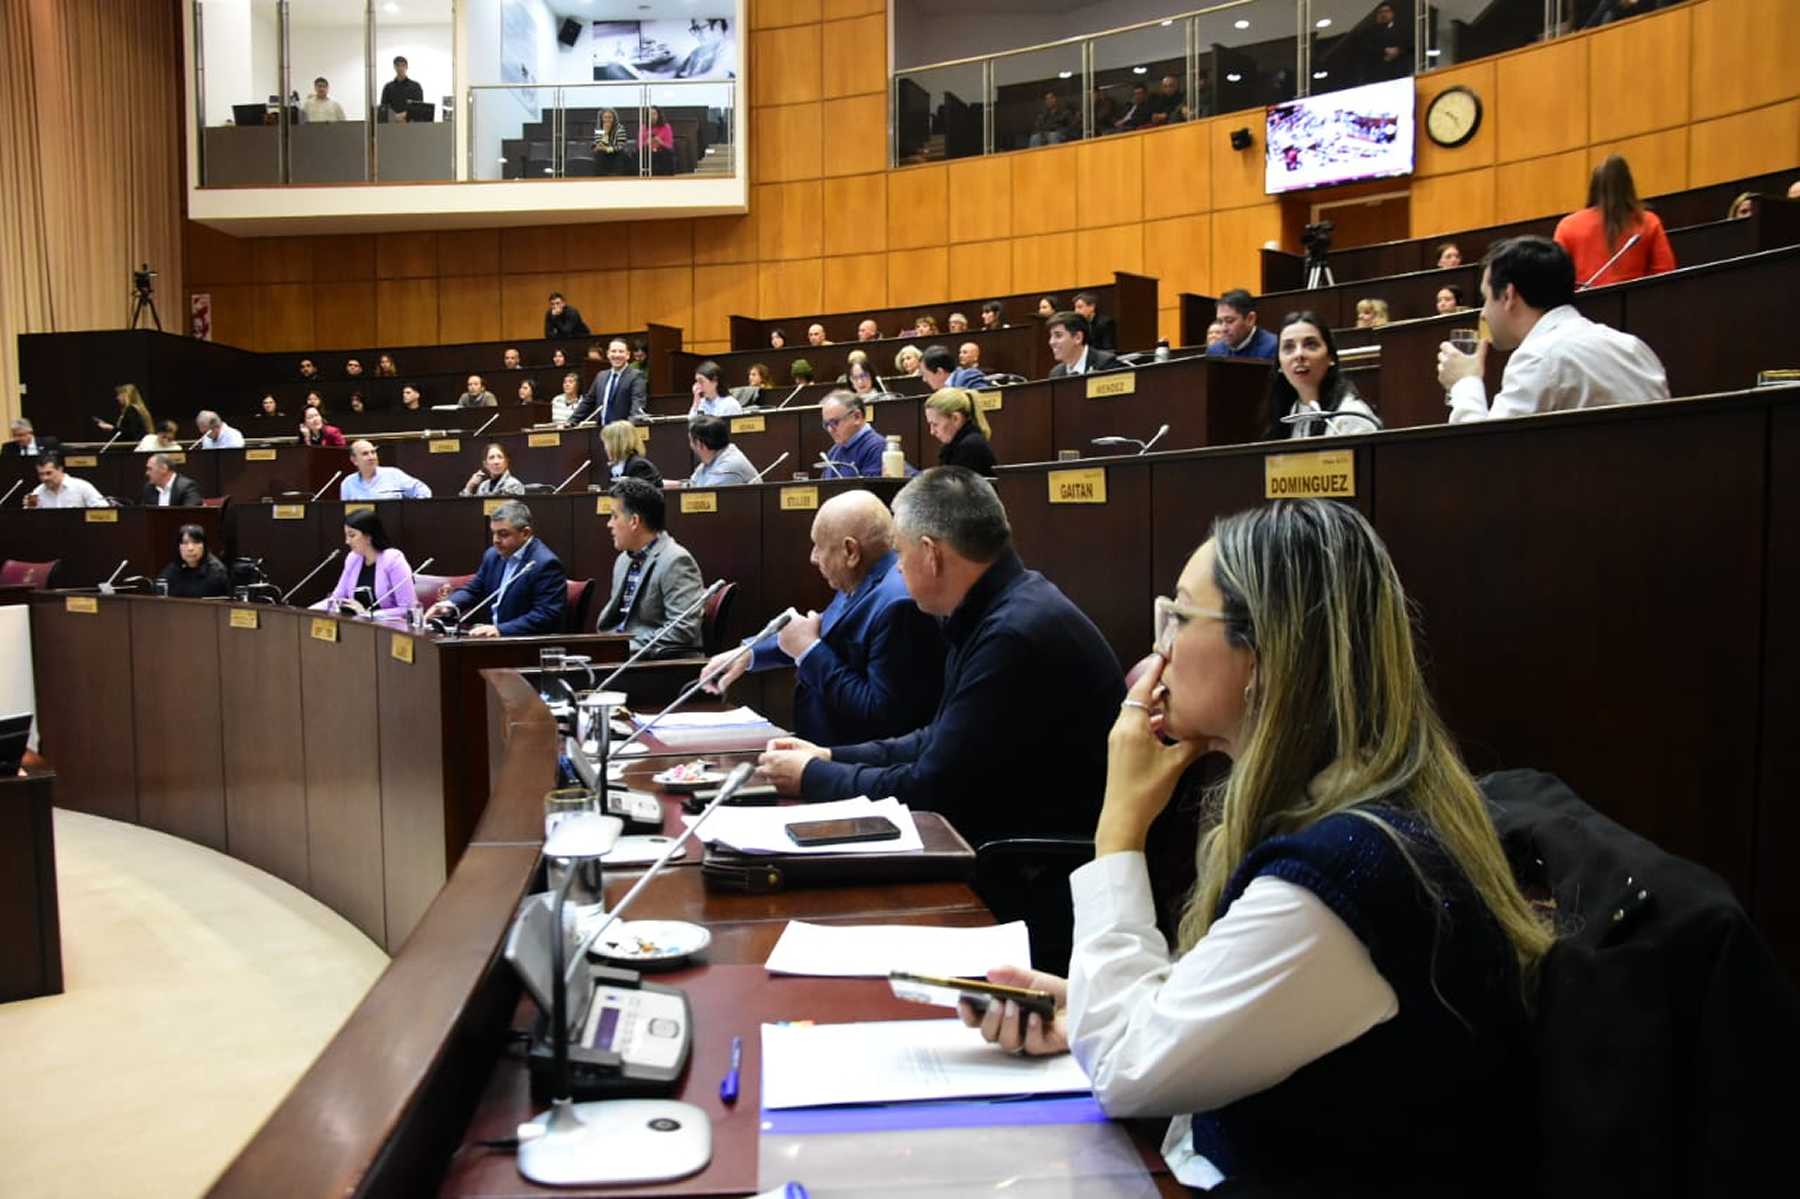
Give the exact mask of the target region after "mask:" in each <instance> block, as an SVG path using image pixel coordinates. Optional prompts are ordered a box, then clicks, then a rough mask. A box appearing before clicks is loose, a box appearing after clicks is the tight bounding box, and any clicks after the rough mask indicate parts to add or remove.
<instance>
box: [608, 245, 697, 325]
mask: <svg viewBox="0 0 1800 1199" xmlns="http://www.w3.org/2000/svg"><path fill="white" fill-rule="evenodd" d="M612 228H613V230H614V232H615V234H616V233H617V230H618V226H616V225H615V226H613V227H612ZM627 241H628V242H629V243H630V244H629V246H628V254H627V258H628V260H629V262H630V265H632V266H634V267H646V266H691V265H693V262H694V222H692V221H681V220H675V221H633V222H632V224H631V232H630V233H629V234H628V235H627ZM615 249H616V247H615ZM613 259H614V261H613V262H612V265H613V266H621V265H624V264H623V263H621V262H620V261H619V260H618V255H617V254H616V253H615V254H614V255H613ZM584 311H585V310H584ZM589 327H590V328H592V327H593V326H592V323H591V322H590V324H589Z"/></svg>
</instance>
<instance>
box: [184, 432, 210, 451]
mask: <svg viewBox="0 0 1800 1199" xmlns="http://www.w3.org/2000/svg"><path fill="white" fill-rule="evenodd" d="M205 440H206V434H204V433H202V434H200V436H198V437H196V438H194V444H193V445H191V446H189V447H188V453H190V454H191V453H193V452H194V451H195V450H197V449H199V448H200V443H201V442H203V441H205Z"/></svg>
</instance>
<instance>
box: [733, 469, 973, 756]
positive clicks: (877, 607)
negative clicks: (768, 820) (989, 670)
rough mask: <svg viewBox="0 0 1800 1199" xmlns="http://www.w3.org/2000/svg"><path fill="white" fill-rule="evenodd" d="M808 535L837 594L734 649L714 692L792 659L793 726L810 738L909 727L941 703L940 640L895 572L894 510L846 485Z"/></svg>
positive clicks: (889, 733)
mask: <svg viewBox="0 0 1800 1199" xmlns="http://www.w3.org/2000/svg"><path fill="white" fill-rule="evenodd" d="M812 542H813V548H812V562H813V565H814V566H816V567H818V569H819V573H820V574H821V575H823V576H824V577H825V581H826V582H827V583H828V584H830V585H831V589H832V590H833V591H835V592H837V594H836V595H835V596H833V597H832V600H831V603H830V604H829V605H827V606H826V608H825V611H824V612H812V613H808V614H807V615H806V616H805V617H803V618H801V619H799V620H794V621H790V622H789V623H788V625H787V627H786V628H784V629H782V630H781V632H780V633H779V634H777V635H776V636H775V637H769V638H766V639H764V640H763V641H760V642H758V643H757V644H756V647H755V652H754V653H753V654H738V656H737V660H736V661H735V662H733V664H732V666H731V668H730V669H729V670H728V671H726V672H725V674H724V675H723V676H721V678H720V679H719V681H718V682H717V683H716V684H715V685H714V686H713V687H712V690H714V691H723V690H724V689H725V688H726V687H728V686H730V684H731V683H732V682H733V680H735V679H737V678H738V677H739V676H740V675H742V674H743V673H744V671H745V670H747V669H748V670H772V669H775V668H776V667H781V666H789V665H793V666H795V684H796V685H795V689H794V731H795V732H796V733H798V734H799V735H800V736H801V737H804V738H805V739H806V740H808V741H813V742H817V743H818V744H820V745H845V744H854V743H856V742H860V741H872V740H876V739H879V738H882V737H897V736H900V735H901V734H903V733H910V732H911V731H912V730H914V729H916V728H918V727H919V726H920V725H922V724H924V723H926V722H927V721H929V720H930V719H931V714H932V713H933V712H934V711H936V710H937V703H938V696H939V693H940V692H941V691H942V690H943V685H944V640H943V637H942V636H941V635H939V633H938V626H937V621H935V620H933V619H932V618H931V617H929V616H927V615H926V614H925V613H923V612H921V611H919V608H918V605H917V604H915V603H913V599H912V596H911V595H909V594H908V593H907V590H906V581H905V580H904V579H903V578H901V577H900V571H899V570H898V569H897V565H898V562H899V558H898V555H896V554H895V553H894V550H893V543H894V519H893V517H892V516H891V515H889V513H888V510H887V506H886V505H885V504H883V503H882V502H881V499H880V497H879V496H877V495H875V494H874V493H873V492H869V491H847V492H845V493H844V494H842V495H838V496H833V497H832V498H831V499H829V500H827V501H826V502H825V503H824V505H823V506H821V507H820V509H819V513H818V515H817V516H816V517H815V518H814V519H813V526H812ZM733 653H736V650H735V649H734V650H728V651H726V652H725V653H722V654H720V655H718V656H717V657H715V658H714V659H713V661H712V663H711V664H709V665H710V667H711V668H712V669H717V667H718V665H719V664H720V663H722V662H723V661H724V659H726V658H727V657H730V656H731V655H732V654H733Z"/></svg>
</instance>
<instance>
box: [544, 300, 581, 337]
mask: <svg viewBox="0 0 1800 1199" xmlns="http://www.w3.org/2000/svg"><path fill="white" fill-rule="evenodd" d="M544 336H545V337H546V338H553V339H566V338H570V337H586V336H588V327H587V322H586V321H584V320H582V319H581V313H580V311H579V310H577V309H576V307H575V305H573V304H571V303H569V302H568V301H567V300H565V299H563V294H562V292H560V291H553V292H551V293H550V309H549V311H547V312H545V313H544Z"/></svg>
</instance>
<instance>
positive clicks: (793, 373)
mask: <svg viewBox="0 0 1800 1199" xmlns="http://www.w3.org/2000/svg"><path fill="white" fill-rule="evenodd" d="M812 381H813V367H812V363H810V362H808V361H807V360H806V359H804V358H796V359H794V360H793V361H792V362H790V363H788V382H790V383H792V384H793V385H794V386H795V387H804V386H805V385H806V384H808V383H811V382H812Z"/></svg>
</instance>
